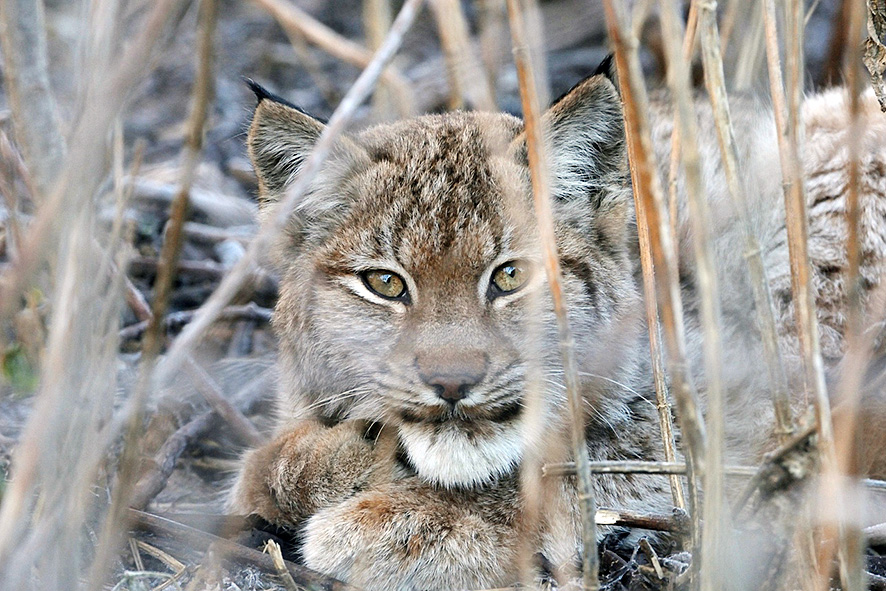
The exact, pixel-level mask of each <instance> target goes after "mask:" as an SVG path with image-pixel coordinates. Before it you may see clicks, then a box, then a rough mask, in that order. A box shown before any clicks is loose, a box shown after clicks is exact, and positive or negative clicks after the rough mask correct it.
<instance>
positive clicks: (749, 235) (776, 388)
mask: <svg viewBox="0 0 886 591" xmlns="http://www.w3.org/2000/svg"><path fill="white" fill-rule="evenodd" d="M695 6H700V11H699V12H700V15H701V18H700V21H699V29H700V37H701V47H702V63H703V64H704V74H705V85H706V86H707V90H708V97H709V98H710V101H711V108H712V111H713V116H714V125H715V127H716V130H717V139H718V141H719V144H720V154H721V158H722V163H723V172H724V175H725V176H726V183H727V187H728V189H729V195H730V197H731V198H732V202H733V203H734V204H735V209H736V211H737V213H738V216H739V222H740V224H741V226H742V233H743V234H744V240H745V258H746V259H747V262H748V269H749V271H750V278H751V287H752V288H753V292H754V308H755V309H756V311H757V322H758V323H759V330H760V336H761V341H762V343H763V353H764V356H765V358H766V366H767V369H768V370H769V381H770V384H771V387H772V399H773V405H774V407H775V421H776V424H775V428H776V434H777V435H778V437H779V440H781V441H782V442H783V441H785V440H787V438H789V437H790V435H791V433H792V432H793V426H792V420H793V419H792V417H791V407H790V399H789V397H788V386H787V378H786V376H785V370H784V364H783V362H782V357H781V351H780V350H779V347H778V334H777V332H776V328H775V312H774V308H773V304H772V296H771V294H770V291H769V281H768V279H767V277H766V270H765V268H764V266H763V255H762V251H761V249H760V244H759V242H758V241H757V239H756V237H755V236H754V228H753V224H752V222H751V219H750V212H749V208H748V203H747V199H746V197H745V192H744V191H743V190H742V187H741V182H740V181H739V171H738V150H737V148H736V146H735V133H734V130H733V127H732V119H731V117H730V114H729V99H728V96H727V93H726V80H725V77H724V76H723V59H722V57H721V55H720V42H719V40H718V35H717V11H716V2H709V1H708V0H695V1H694V2H693V7H695Z"/></svg>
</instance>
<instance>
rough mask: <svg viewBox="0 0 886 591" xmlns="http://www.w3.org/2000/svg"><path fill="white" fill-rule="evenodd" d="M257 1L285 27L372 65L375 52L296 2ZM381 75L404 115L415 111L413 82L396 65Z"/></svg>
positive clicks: (337, 54)
mask: <svg viewBox="0 0 886 591" xmlns="http://www.w3.org/2000/svg"><path fill="white" fill-rule="evenodd" d="M254 2H255V3H256V4H258V5H259V6H261V7H262V8H264V9H265V10H267V11H268V12H269V13H270V14H271V16H273V17H274V19H275V20H276V21H277V22H278V23H280V26H281V27H283V28H284V29H287V30H292V31H294V32H296V33H297V34H299V35H302V36H304V37H305V38H306V39H307V40H308V41H310V42H311V43H313V44H315V45H316V46H317V47H319V48H321V49H323V50H324V51H326V52H327V53H329V54H330V55H332V56H335V57H337V58H338V59H340V60H342V61H345V62H347V63H349V64H352V65H355V66H357V67H359V68H364V69H368V68H369V65H370V63H371V62H372V60H373V54H372V52H370V51H368V50H367V49H365V48H364V47H362V46H361V45H359V44H357V43H354V42H353V41H351V40H350V39H348V38H347V37H344V36H342V35H339V34H338V33H336V32H335V31H333V30H332V29H330V28H329V27H327V26H326V25H324V24H323V23H321V22H319V21H317V20H316V19H314V18H313V17H312V16H310V15H309V14H308V13H306V12H304V11H303V10H301V9H300V8H298V7H296V6H295V5H294V4H291V3H289V2H285V1H284V0H254ZM381 78H382V81H384V83H385V84H387V85H388V86H390V87H391V88H392V89H393V91H394V97H395V100H396V104H397V108H398V110H399V111H400V115H401V116H403V117H408V116H410V115H412V114H413V112H414V110H415V106H414V103H415V101H414V99H413V97H412V91H411V90H410V88H409V82H408V81H407V80H406V79H405V78H404V77H403V75H402V74H400V73H399V72H398V71H397V70H396V69H395V68H394V67H393V66H388V67H387V68H386V69H384V70H382V72H381Z"/></svg>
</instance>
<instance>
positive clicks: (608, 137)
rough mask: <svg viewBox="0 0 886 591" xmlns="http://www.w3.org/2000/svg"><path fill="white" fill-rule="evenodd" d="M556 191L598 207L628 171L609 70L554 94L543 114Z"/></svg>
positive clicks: (567, 198) (560, 195)
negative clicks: (564, 92)
mask: <svg viewBox="0 0 886 591" xmlns="http://www.w3.org/2000/svg"><path fill="white" fill-rule="evenodd" d="M542 123H543V125H544V129H545V132H546V137H547V140H548V146H549V151H550V166H551V177H552V181H553V183H554V187H553V190H554V195H555V196H556V198H557V199H558V200H560V201H564V200H565V201H572V200H573V199H576V198H578V199H581V200H584V199H590V201H591V205H593V206H599V205H600V202H601V200H604V199H606V197H607V193H608V192H609V190H610V189H611V188H612V185H613V184H617V185H620V184H623V180H624V177H625V174H626V173H627V158H626V144H625V135H624V119H623V116H622V107H621V99H620V97H619V95H618V92H617V90H616V89H615V86H614V85H613V84H612V81H611V80H610V78H609V77H608V74H602V73H601V74H596V75H594V76H591V77H589V78H586V79H584V80H582V81H581V82H579V83H578V84H576V85H575V86H574V87H573V88H572V89H571V90H569V91H568V92H567V93H566V94H564V95H563V96H562V97H560V98H559V99H557V100H556V101H555V102H554V104H553V105H552V106H551V107H550V108H549V109H548V111H547V112H546V113H545V114H544V116H543V118H542Z"/></svg>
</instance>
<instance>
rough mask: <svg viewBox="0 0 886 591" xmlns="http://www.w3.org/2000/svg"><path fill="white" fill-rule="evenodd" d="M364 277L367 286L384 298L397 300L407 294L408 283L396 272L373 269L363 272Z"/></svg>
mask: <svg viewBox="0 0 886 591" xmlns="http://www.w3.org/2000/svg"><path fill="white" fill-rule="evenodd" d="M362 277H363V283H365V284H366V287H368V288H369V289H370V290H372V291H373V292H375V293H376V294H378V295H380V296H381V297H383V298H387V299H389V300H396V299H398V298H401V297H403V296H404V295H405V294H406V283H405V282H404V281H403V278H402V277H400V276H399V275H397V274H396V273H392V272H390V271H384V270H372V271H366V272H365V273H363V275H362Z"/></svg>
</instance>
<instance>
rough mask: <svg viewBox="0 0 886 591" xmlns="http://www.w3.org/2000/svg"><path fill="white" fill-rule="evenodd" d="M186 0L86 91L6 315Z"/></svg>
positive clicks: (168, 6) (92, 179)
mask: <svg viewBox="0 0 886 591" xmlns="http://www.w3.org/2000/svg"><path fill="white" fill-rule="evenodd" d="M184 4H185V2H184V1H183V0H158V1H157V2H156V3H155V4H154V5H153V7H152V10H151V12H150V13H149V14H148V16H147V17H146V18H145V20H144V22H143V25H142V26H141V27H140V29H139V34H138V36H137V37H136V38H135V39H134V40H133V41H132V43H130V44H128V45H127V46H126V49H125V50H124V51H123V54H122V55H121V56H120V57H119V59H118V60H116V61H115V63H116V64H117V67H116V68H114V69H112V70H111V71H110V72H109V74H108V76H107V77H104V78H101V79H99V80H96V81H95V83H94V85H91V86H90V87H89V88H87V89H86V90H85V91H84V92H85V94H86V95H87V96H100V97H102V99H101V100H100V101H94V102H90V101H84V104H85V109H84V112H83V115H82V116H81V117H80V119H79V120H78V121H77V123H76V124H75V126H74V130H73V133H72V140H71V144H72V145H76V146H77V150H76V151H75V152H74V153H73V154H68V157H67V158H66V159H65V165H64V166H63V167H62V168H61V172H60V173H59V174H58V180H57V182H56V184H55V186H54V188H53V189H52V191H51V192H50V193H49V194H48V196H47V198H46V199H45V200H44V201H43V202H42V203H41V204H40V208H39V209H38V212H37V215H36V218H35V220H34V222H33V224H32V225H31V227H30V229H29V231H28V235H27V237H26V238H25V241H24V244H23V245H22V248H21V249H20V252H21V255H22V256H20V257H19V258H18V259H17V260H16V261H15V262H14V263H13V264H12V266H11V268H10V269H9V270H8V271H6V272H5V273H4V274H3V276H2V277H0V320H3V319H5V318H8V317H9V315H10V314H11V313H12V312H13V311H15V309H16V305H17V302H18V296H19V294H21V293H22V292H23V291H24V289H25V287H26V286H27V285H28V282H29V281H30V279H31V277H32V275H33V273H34V271H35V270H36V269H37V267H38V265H39V264H40V263H41V262H43V260H44V255H45V254H46V252H47V250H48V249H49V248H50V247H51V246H52V245H55V244H57V243H58V240H56V238H55V233H56V232H57V231H58V230H57V223H58V220H60V219H66V212H68V211H79V210H80V209H81V204H82V203H83V201H85V199H87V198H88V197H87V196H91V195H92V193H93V190H94V188H95V187H96V186H98V183H99V182H100V178H99V177H100V176H101V175H99V174H98V171H96V170H95V167H94V163H95V162H99V161H101V158H102V156H101V155H102V154H104V150H105V146H104V138H105V137H107V132H108V129H109V128H110V126H111V124H112V122H113V121H114V120H115V119H116V117H117V115H118V113H119V112H120V109H121V108H122V107H123V104H124V102H125V99H126V97H127V96H128V95H129V91H130V90H131V89H132V88H134V87H135V86H136V83H137V81H138V80H140V79H142V77H144V76H147V74H148V73H149V72H150V71H151V70H152V68H150V67H146V66H145V64H148V63H149V62H150V57H151V55H152V53H153V51H154V48H155V47H156V45H157V43H158V40H159V39H161V38H162V37H163V33H164V31H166V30H167V29H168V28H169V26H170V23H171V21H172V20H173V19H172V16H173V15H174V14H175V13H176V12H177V11H178V10H180V9H181V8H182V6H183V5H184ZM7 82H9V80H7ZM72 188H76V194H75V197H72V194H71V189H72ZM0 523H2V517H0Z"/></svg>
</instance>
